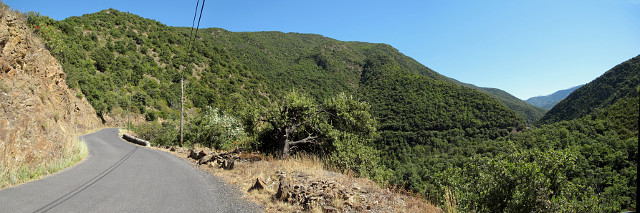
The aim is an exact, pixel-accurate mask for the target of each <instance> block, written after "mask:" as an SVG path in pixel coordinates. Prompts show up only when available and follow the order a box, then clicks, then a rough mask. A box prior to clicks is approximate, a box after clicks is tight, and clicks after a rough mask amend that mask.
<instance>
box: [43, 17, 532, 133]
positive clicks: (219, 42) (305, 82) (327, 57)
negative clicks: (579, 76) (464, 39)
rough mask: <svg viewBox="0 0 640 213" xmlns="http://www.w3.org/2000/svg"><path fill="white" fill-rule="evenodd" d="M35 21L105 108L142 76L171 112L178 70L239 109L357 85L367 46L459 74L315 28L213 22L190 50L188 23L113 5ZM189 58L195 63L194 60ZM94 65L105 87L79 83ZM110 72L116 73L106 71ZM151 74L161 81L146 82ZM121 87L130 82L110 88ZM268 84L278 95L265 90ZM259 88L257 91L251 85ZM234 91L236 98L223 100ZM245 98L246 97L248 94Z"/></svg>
mask: <svg viewBox="0 0 640 213" xmlns="http://www.w3.org/2000/svg"><path fill="white" fill-rule="evenodd" d="M32 25H33V26H34V27H35V26H40V27H41V28H40V29H42V30H40V33H41V34H42V35H43V36H45V37H48V38H51V40H49V41H50V42H48V43H49V44H51V46H52V47H53V49H55V52H60V54H56V55H59V57H60V58H62V60H63V61H67V62H69V63H63V66H65V69H66V70H68V72H74V73H78V74H77V75H76V74H74V75H70V79H69V85H70V86H72V87H76V86H78V87H80V88H81V89H82V90H83V92H84V93H87V96H88V99H89V101H90V102H91V103H92V105H94V107H96V110H97V111H98V113H99V114H102V113H101V112H102V111H105V112H110V111H111V110H112V109H117V108H127V107H124V106H122V105H126V104H124V102H126V100H123V99H125V98H126V97H127V95H135V92H133V91H131V90H132V89H133V88H132V87H135V86H140V85H141V84H147V83H148V84H149V86H148V87H156V88H158V89H160V90H163V91H170V92H169V93H168V94H161V96H162V97H159V96H158V94H149V93H147V94H144V93H140V95H138V99H145V100H148V99H156V100H157V99H158V98H160V99H162V101H160V103H158V102H156V101H151V102H153V103H151V104H147V106H150V109H152V112H155V111H160V113H163V114H168V115H171V114H175V112H174V111H173V110H171V109H175V107H174V106H175V103H176V102H175V100H176V98H177V97H176V96H175V95H176V93H174V92H173V91H175V89H176V88H175V87H171V88H170V86H171V85H172V84H166V83H165V82H167V81H170V82H177V80H178V78H177V77H179V71H180V70H182V71H184V72H187V73H189V74H188V75H187V78H188V79H187V82H188V83H187V84H188V85H187V92H188V93H189V99H190V101H191V102H192V103H193V104H194V106H196V107H202V106H204V105H214V106H217V107H222V108H228V107H230V108H234V109H236V108H237V106H227V105H228V104H227V103H228V102H238V101H240V102H247V101H248V102H252V103H262V104H261V105H264V104H265V103H266V102H268V100H269V99H270V97H271V98H272V97H277V96H279V95H278V94H279V91H287V90H290V89H292V88H302V89H305V90H306V91H307V92H309V93H310V94H312V95H313V96H314V97H316V98H318V99H324V98H327V97H329V96H331V95H332V94H336V93H339V92H348V93H351V92H355V91H356V89H357V87H358V81H359V80H358V78H359V73H360V72H361V71H362V65H363V64H364V59H365V58H366V57H367V55H369V54H370V53H371V52H376V54H385V55H389V56H391V57H392V58H393V59H394V60H396V61H398V63H399V64H400V65H401V66H402V67H403V69H406V70H409V71H411V72H413V73H416V74H420V75H425V76H429V77H431V78H434V79H438V80H444V81H450V82H454V83H456V82H457V81H455V80H453V79H449V78H447V77H444V76H442V75H440V74H438V73H436V72H434V71H432V70H431V69H429V68H427V67H425V66H423V65H422V64H420V63H418V62H417V61H415V60H413V59H411V58H409V57H407V56H405V55H402V54H401V53H399V52H398V51H397V50H396V49H394V48H392V47H391V46H389V45H384V44H369V43H362V42H342V41H337V40H334V39H330V38H326V37H323V36H320V35H312V34H298V33H281V32H240V33H234V32H229V31H226V30H223V29H217V28H211V29H201V30H200V31H199V36H200V38H199V39H197V40H195V41H194V42H193V44H192V45H193V46H194V51H195V52H194V53H193V55H191V53H190V50H189V49H188V45H189V41H188V40H187V39H186V38H187V37H188V34H189V33H190V31H189V28H176V27H167V26H165V25H162V24H161V23H158V22H155V21H152V20H148V19H143V18H140V17H138V16H136V15H132V14H128V13H122V12H119V11H116V10H105V11H101V12H99V13H95V14H87V15H83V16H82V17H71V18H68V19H66V20H63V21H60V22H55V21H53V20H50V19H47V18H44V17H39V16H35V15H34V16H33V21H32ZM41 25H42V26H41ZM43 28H47V29H48V28H52V29H51V30H46V29H43ZM81 35H84V36H81ZM63 38H64V39H63ZM62 43H64V44H65V45H66V46H67V47H73V48H69V49H67V50H64V51H63V50H62V49H63V48H55V46H60V45H61V44H62ZM63 52H64V53H63ZM109 52H111V53H109ZM140 53H142V54H140ZM189 56H194V57H195V61H187V60H191V58H190V57H189ZM87 58H90V59H91V60H87ZM193 62H195V64H193V65H192V64H191V63H193ZM114 68H118V69H119V70H115V69H114ZM122 69H124V70H133V72H132V73H133V74H131V73H129V72H128V71H121V70H122ZM93 70H98V71H100V72H99V74H106V75H105V76H101V77H100V78H102V79H103V80H105V79H107V78H108V79H110V82H113V83H109V84H107V85H102V86H101V87H102V88H87V87H86V86H84V85H86V84H81V83H77V82H78V81H93V80H94V79H96V78H97V77H91V76H87V74H92V73H93ZM191 74H193V75H191ZM129 75H131V76H129ZM114 77H117V78H120V79H111V78H114ZM191 77H194V78H196V80H193V79H191ZM202 78H204V79H205V80H204V81H203V80H202ZM152 79H153V80H157V81H159V83H160V84H157V85H155V84H154V83H151V82H150V81H151V80H152ZM211 83H215V84H216V86H215V87H210V84H211ZM267 84H268V85H267ZM125 85H126V86H125ZM465 86H466V85H465ZM83 87H84V88H83ZM121 87H126V88H127V89H126V90H119V89H115V88H121ZM222 88H224V89H222ZM266 90H269V91H270V92H268V93H269V94H272V95H276V96H269V95H266V94H267V93H266V92H265V91H266ZM98 91H111V92H109V93H107V94H104V95H99V94H96V93H98ZM256 91H260V92H258V93H255V92H256ZM227 92H230V93H233V94H234V95H231V96H229V95H221V96H218V97H207V98H206V99H207V100H204V99H203V98H200V97H202V96H203V94H209V93H227ZM250 93H251V94H250ZM261 94H262V95H261ZM489 94H490V95H492V96H495V97H497V98H498V99H499V100H501V101H504V102H505V104H506V105H507V106H508V107H512V108H513V109H515V110H516V112H518V113H520V114H521V115H523V117H526V118H527V121H529V122H532V121H533V120H536V119H537V118H538V116H537V114H539V113H537V114H536V113H534V112H533V111H536V110H535V109H530V108H527V107H530V106H525V107H523V105H527V104H526V103H524V102H522V101H520V100H519V99H517V98H515V97H512V96H510V95H501V96H500V95H495V93H492V92H489ZM205 96H206V95H205ZM209 96H210V95H209ZM231 98H233V100H234V101H227V100H231ZM247 98H249V100H245V99H247ZM214 99H221V100H220V101H217V100H214ZM516 102H519V103H516ZM116 103H118V104H116ZM136 103H138V102H136ZM136 108H137V109H138V111H139V113H145V112H146V110H145V108H146V107H142V105H138V106H136ZM525 108H526V109H525ZM238 110H242V109H239V108H238ZM165 117H166V116H165Z"/></svg>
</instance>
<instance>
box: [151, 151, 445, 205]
mask: <svg viewBox="0 0 640 213" xmlns="http://www.w3.org/2000/svg"><path fill="white" fill-rule="evenodd" d="M155 149H159V150H163V151H168V150H167V149H162V148H155ZM195 149H196V150H203V149H204V150H205V152H207V153H212V152H211V151H212V150H209V149H206V148H201V147H196V148H195ZM170 153H172V154H174V155H177V156H180V157H182V158H187V153H188V152H186V151H177V152H170ZM255 155H256V154H254V153H242V154H240V158H241V159H249V158H251V157H252V156H255ZM258 155H259V156H260V157H261V158H262V160H261V161H255V162H249V161H242V160H241V161H236V163H235V167H234V169H232V170H223V169H220V168H217V167H216V166H212V165H200V166H198V168H201V169H204V170H207V171H209V172H211V173H213V174H215V175H216V176H218V177H221V178H223V179H224V180H225V181H226V182H228V183H231V184H234V185H235V186H237V187H238V188H239V189H240V190H241V191H243V192H244V197H245V198H246V199H248V200H251V201H253V202H255V203H258V204H260V205H262V206H263V207H264V208H265V211H266V212H300V211H304V212H323V211H324V209H323V207H322V206H319V205H313V206H311V207H309V208H307V209H304V207H303V206H302V205H296V204H291V203H288V202H282V201H279V200H276V199H275V198H274V195H275V194H276V192H277V191H278V186H279V183H280V182H279V179H278V178H279V176H278V174H286V176H287V178H288V179H289V180H290V181H292V180H294V179H296V178H292V176H305V178H304V179H308V180H309V181H316V182H318V181H320V182H321V181H325V182H333V183H335V185H337V186H339V187H340V189H342V190H348V191H349V190H350V191H352V192H353V194H354V195H353V196H350V197H348V198H346V197H344V195H339V194H334V197H335V198H334V199H332V200H330V204H329V205H330V206H331V207H334V208H336V209H338V211H347V210H348V209H349V208H351V207H350V206H361V207H363V206H364V210H363V209H362V208H360V210H358V208H351V209H352V210H355V211H366V208H371V210H373V211H377V212H443V211H442V210H441V209H440V208H438V207H436V206H434V205H432V204H430V203H429V202H428V201H426V200H425V199H423V198H420V197H418V196H415V195H412V194H410V193H407V192H405V191H402V190H395V189H389V188H381V187H380V186H379V185H378V184H377V183H375V182H373V181H372V180H369V179H366V178H356V177H354V176H352V175H349V174H347V175H345V174H341V173H337V172H333V171H328V170H327V169H326V168H327V166H326V165H325V164H324V163H323V161H322V159H320V158H318V157H316V156H310V155H297V156H293V157H291V158H289V159H277V158H273V157H271V156H263V155H260V154H258ZM190 161H191V162H194V163H195V161H194V160H191V159H190ZM256 179H260V180H262V181H263V182H264V184H265V187H266V188H265V189H264V190H253V191H250V192H249V191H248V189H249V188H251V187H252V186H253V185H254V184H255V182H256ZM298 180H299V179H298ZM295 184H301V183H300V182H293V183H292V185H295ZM335 191H338V190H335ZM335 191H334V192H332V193H335Z"/></svg>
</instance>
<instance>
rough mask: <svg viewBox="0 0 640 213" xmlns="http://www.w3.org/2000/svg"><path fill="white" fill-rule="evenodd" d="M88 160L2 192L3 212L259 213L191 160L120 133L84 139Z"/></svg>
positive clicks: (110, 131)
mask: <svg viewBox="0 0 640 213" xmlns="http://www.w3.org/2000/svg"><path fill="white" fill-rule="evenodd" d="M82 138H83V139H84V140H85V142H86V143H87V145H88V147H89V155H88V156H87V158H86V159H85V160H84V161H82V162H80V163H79V164H77V165H75V166H74V167H72V168H70V169H67V170H65V171H62V172H59V173H57V174H54V175H52V176H49V177H46V178H43V179H41V180H37V181H32V182H29V183H26V184H22V185H19V186H16V187H12V188H7V189H3V190H0V212H259V211H262V209H261V207H259V206H257V205H256V204H253V203H249V202H247V201H245V200H243V199H241V198H240V192H239V191H238V190H237V189H235V188H233V187H231V186H230V185H229V184H226V183H224V182H223V181H222V180H220V179H219V178H216V177H215V176H212V175H209V174H207V173H206V172H203V171H200V170H198V169H196V168H194V166H193V165H191V164H189V163H188V162H187V161H186V160H184V159H181V158H178V157H176V156H173V155H171V154H169V153H165V152H162V151H158V150H153V149H147V148H144V147H140V146H137V145H133V144H130V143H127V142H125V141H123V140H121V139H120V138H118V129H103V130H102V131H99V132H96V133H93V134H88V135H84V136H82Z"/></svg>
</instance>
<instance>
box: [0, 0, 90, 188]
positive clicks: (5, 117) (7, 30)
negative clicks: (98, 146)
mask: <svg viewBox="0 0 640 213" xmlns="http://www.w3.org/2000/svg"><path fill="white" fill-rule="evenodd" d="M65 78H66V75H65V73H64V72H63V70H62V67H61V66H60V64H59V63H58V62H57V61H56V59H55V58H54V57H53V56H51V54H50V53H49V51H48V50H47V49H46V48H45V46H44V45H43V43H42V42H41V41H40V40H39V39H38V38H36V36H35V34H32V32H31V30H30V29H29V28H28V27H27V24H26V18H25V17H24V14H20V13H18V12H15V11H12V10H9V9H8V8H7V6H6V5H4V4H2V3H1V2H0V155H1V156H2V157H0V169H1V170H2V171H0V174H3V176H4V175H5V174H6V173H7V172H9V170H11V169H15V168H18V167H22V168H25V166H27V167H26V168H31V167H30V166H35V167H38V166H41V165H43V164H46V163H47V162H49V161H53V160H54V159H58V158H60V156H61V155H62V153H64V151H65V149H68V148H69V146H72V145H73V144H75V142H74V138H73V137H74V136H75V135H77V133H79V132H83V131H86V130H88V129H94V128H97V127H100V126H101V123H100V120H99V119H98V117H97V116H96V113H95V111H94V110H93V108H92V107H91V105H89V103H88V102H87V100H86V99H84V98H82V95H78V92H77V91H74V90H71V89H69V88H68V87H67V84H66V82H65ZM70 144H71V145H70ZM3 178H6V177H3ZM0 188H1V187H0Z"/></svg>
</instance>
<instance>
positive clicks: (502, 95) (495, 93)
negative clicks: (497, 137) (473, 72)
mask: <svg viewBox="0 0 640 213" xmlns="http://www.w3.org/2000/svg"><path fill="white" fill-rule="evenodd" d="M450 81H452V82H453V83H456V84H458V85H462V86H465V87H469V88H472V89H477V90H480V91H483V92H485V93H487V94H489V95H491V96H492V97H494V98H496V99H498V100H499V101H500V102H502V103H503V104H504V105H506V106H507V107H509V108H510V109H512V110H513V111H515V112H516V113H518V114H519V115H520V116H522V117H523V118H524V119H525V120H526V121H527V124H533V123H534V122H536V121H538V120H539V119H540V118H542V116H543V115H544V113H545V112H547V110H545V109H543V108H540V107H537V106H534V105H532V104H530V103H527V102H525V101H522V100H520V99H519V98H516V97H515V96H513V95H511V94H509V93H507V92H505V91H503V90H500V89H496V88H487V87H477V86H475V85H472V84H465V83H461V82H459V81H457V80H455V79H450Z"/></svg>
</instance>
